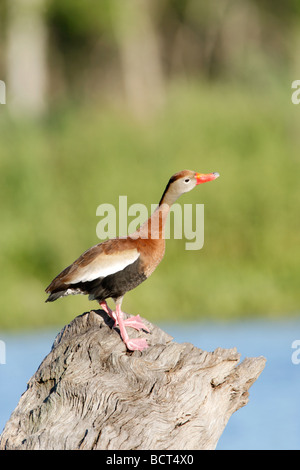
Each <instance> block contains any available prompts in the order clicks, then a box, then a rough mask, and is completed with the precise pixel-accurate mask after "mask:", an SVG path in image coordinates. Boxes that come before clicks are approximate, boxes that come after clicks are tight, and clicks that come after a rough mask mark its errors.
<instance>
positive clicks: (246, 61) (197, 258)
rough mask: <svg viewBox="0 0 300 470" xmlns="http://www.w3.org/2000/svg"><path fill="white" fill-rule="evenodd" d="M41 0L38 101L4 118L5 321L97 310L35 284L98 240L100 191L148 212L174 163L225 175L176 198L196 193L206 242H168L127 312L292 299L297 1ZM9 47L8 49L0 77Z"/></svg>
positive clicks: (268, 306) (221, 311)
mask: <svg viewBox="0 0 300 470" xmlns="http://www.w3.org/2000/svg"><path fill="white" fill-rule="evenodd" d="M37 3H38V4H39V5H42V14H43V21H44V22H45V25H46V27H47V32H48V43H49V57H48V61H49V70H48V85H49V91H48V93H49V96H48V112H47V113H46V115H44V116H43V117H40V119H15V118H14V117H13V116H11V115H10V113H9V106H7V107H6V108H3V107H2V108H1V115H0V133H1V143H0V207H1V231H0V242H1V252H0V265H1V267H2V270H1V287H2V289H1V314H0V327H2V328H9V327H32V326H42V325H53V324H58V323H59V324H60V325H61V324H63V323H66V322H68V321H70V320H71V319H72V318H73V317H74V315H75V314H80V313H82V312H83V311H85V310H87V309H90V308H93V307H95V308H97V304H91V303H88V301H87V298H86V297H83V296H70V297H68V298H67V299H63V300H59V301H57V302H55V303H54V304H44V300H45V298H46V295H45V294H44V289H45V287H46V286H47V285H48V284H49V283H50V281H51V280H52V278H53V277H54V276H55V275H56V274H58V273H59V272H60V271H61V270H62V269H63V268H64V267H66V266H67V265H69V264H70V263H71V262H73V261H74V260H75V259H76V258H77V257H78V256H79V255H80V254H81V253H82V252H83V251H85V250H86V249H87V248H89V247H90V246H92V245H94V244H96V243H98V242H99V240H98V239H97V238H96V225H97V223H98V221H99V219H98V218H97V217H96V208H97V207H98V205H99V204H101V203H112V204H114V205H115V206H116V208H118V198H119V195H124V194H126V195H128V205H130V204H133V203H136V202H140V203H145V204H147V205H148V207H149V209H150V204H153V203H155V202H158V201H159V198H160V196H161V193H162V191H163V189H164V187H165V185H166V183H167V181H168V179H169V177H170V176H171V175H172V174H173V173H175V172H177V171H179V170H182V169H185V168H188V169H192V170H197V171H200V172H210V171H218V172H220V174H221V177H220V178H219V179H218V180H217V181H216V182H213V183H209V184H207V185H203V186H201V187H198V188H197V189H195V190H194V191H193V192H192V193H189V194H188V195H184V196H182V198H181V199H180V200H179V202H180V203H181V204H184V203H193V204H196V203H204V204H205V243H204V247H203V249H202V250H200V251H186V250H185V240H168V241H167V250H166V255H165V259H164V261H163V262H162V264H161V265H160V266H159V267H158V269H157V271H156V272H155V274H154V275H153V276H152V277H150V279H149V280H148V281H147V283H145V284H142V285H141V286H140V287H138V288H137V289H136V290H134V291H133V292H131V293H129V294H127V295H126V296H125V300H124V304H123V305H124V310H125V311H127V312H128V313H131V314H136V313H139V314H141V315H142V316H145V317H147V318H149V320H152V321H162V320H182V319H198V318H205V319H208V318H224V319H225V318H226V319H227V318H228V319H232V318H237V317H242V316H247V315H274V316H276V315H282V314H287V313H295V312H297V311H299V300H300V294H299V288H298V279H299V274H300V264H299V256H300V247H299V241H298V239H299V229H300V219H299V214H298V212H299V211H298V207H299V203H300V188H299V167H300V161H299V145H300V137H299V136H300V134H299V109H300V108H299V109H297V107H296V106H293V105H292V104H291V101H290V95H291V93H290V85H291V82H292V80H294V79H296V78H299V76H297V70H298V66H299V62H298V60H299V59H298V55H297V49H296V47H295V44H299V42H300V41H299V21H300V7H299V2H298V1H297V0H288V1H286V2H280V1H279V0H278V1H275V2H274V1H272V2H271V0H263V1H258V0H252V1H250V0H242V1H236V0H222V1H220V0H212V1H211V2H202V1H198V0H151V1H148V0H143V1H142V2H139V0H131V1H130V2H125V1H124V2H123V1H118V0H102V1H101V2H98V1H95V0H87V1H86V2H81V1H79V0H72V1H70V0H45V2H44V3H43V2H41V3H39V2H37ZM9 5H10V4H9V2H8V1H4V0H2V2H0V14H1V22H2V26H3V28H2V29H1V33H0V38H1V43H2V44H3V45H4V46H5V41H6V39H7V37H9V34H8V33H9V17H10V14H9ZM136 5H140V6H141V5H142V6H143V8H144V10H142V9H141V10H140V11H139V10H137V9H135V8H134V6H136ZM145 51H147V53H145ZM4 58H5V47H3V48H1V50H0V68H1V70H3V74H2V75H1V77H0V78H1V79H6V75H5V74H6V71H5V66H4V62H5V60H4ZM134 61H136V63H135V62H134ZM149 70H150V71H151V73H150V74H149ZM142 72H143V73H144V75H142ZM145 76H146V78H147V76H148V79H149V82H147V81H145ZM157 78H159V79H157ZM132 83H133V84H135V83H136V86H135V87H132V86H131V85H132ZM149 83H150V85H149ZM141 90H142V91H141ZM135 92H136V93H137V96H134V94H135ZM156 95H159V96H160V97H161V96H163V100H158V101H157V102H159V103H160V105H159V106H156V107H155V108H154V109H151V107H152V103H154V102H155V97H156ZM124 97H125V99H123V98H124ZM146 97H147V100H148V101H147V100H145V101H143V100H144V99H145V98H146ZM136 99H137V100H140V109H143V110H144V113H141V112H140V109H139V110H138V112H136V110H137V108H136V103H135V104H134V105H132V103H133V102H135V100H136ZM8 101H9V100H8ZM4 109H5V110H4Z"/></svg>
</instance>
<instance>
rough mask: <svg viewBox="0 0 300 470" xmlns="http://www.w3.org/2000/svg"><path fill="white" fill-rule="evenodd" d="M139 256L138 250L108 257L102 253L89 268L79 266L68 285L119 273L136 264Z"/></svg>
mask: <svg viewBox="0 0 300 470" xmlns="http://www.w3.org/2000/svg"><path fill="white" fill-rule="evenodd" d="M139 256H140V253H139V252H138V251H137V250H127V251H121V252H119V253H115V254H107V255H106V254H103V253H101V254H100V255H99V256H97V258H95V259H94V260H93V261H92V262H91V263H89V264H88V265H87V266H84V267H80V266H79V267H78V269H77V270H76V272H75V273H74V275H73V276H72V279H71V280H70V281H68V284H76V283H77V282H86V281H93V280H94V279H98V278H100V277H106V276H109V275H110V274H114V273H117V272H118V271H122V269H124V268H126V266H129V265H130V264H132V263H134V262H135V261H136V260H137V259H138V257H139Z"/></svg>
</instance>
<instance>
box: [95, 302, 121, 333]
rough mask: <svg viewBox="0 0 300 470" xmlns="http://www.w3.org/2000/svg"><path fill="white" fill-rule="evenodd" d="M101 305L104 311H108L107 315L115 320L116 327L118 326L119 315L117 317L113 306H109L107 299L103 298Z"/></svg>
mask: <svg viewBox="0 0 300 470" xmlns="http://www.w3.org/2000/svg"><path fill="white" fill-rule="evenodd" d="M99 305H100V307H101V308H102V309H103V310H104V312H106V313H107V315H108V316H110V318H112V319H113V320H115V324H114V327H115V326H117V317H116V314H115V312H113V311H112V309H111V308H109V306H108V305H107V303H106V300H103V301H101V302H99Z"/></svg>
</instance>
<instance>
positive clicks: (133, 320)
mask: <svg viewBox="0 0 300 470" xmlns="http://www.w3.org/2000/svg"><path fill="white" fill-rule="evenodd" d="M124 325H125V326H130V327H131V328H135V329H136V330H138V331H139V330H145V331H147V332H148V333H150V330H149V328H147V326H146V325H144V323H143V322H142V320H141V317H140V316H139V315H136V316H135V317H129V318H127V319H126V320H124Z"/></svg>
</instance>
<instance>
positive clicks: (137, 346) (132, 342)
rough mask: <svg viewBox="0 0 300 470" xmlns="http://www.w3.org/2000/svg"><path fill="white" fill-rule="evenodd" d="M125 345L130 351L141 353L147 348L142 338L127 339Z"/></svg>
mask: <svg viewBox="0 0 300 470" xmlns="http://www.w3.org/2000/svg"><path fill="white" fill-rule="evenodd" d="M125 344H126V346H127V348H128V349H129V350H130V351H143V350H144V349H147V348H148V347H149V346H148V343H147V341H146V340H145V339H144V338H135V339H128V340H127V341H126V342H125Z"/></svg>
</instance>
